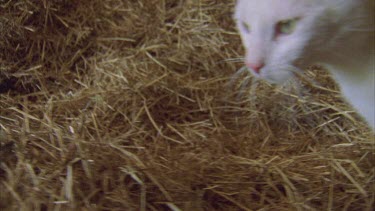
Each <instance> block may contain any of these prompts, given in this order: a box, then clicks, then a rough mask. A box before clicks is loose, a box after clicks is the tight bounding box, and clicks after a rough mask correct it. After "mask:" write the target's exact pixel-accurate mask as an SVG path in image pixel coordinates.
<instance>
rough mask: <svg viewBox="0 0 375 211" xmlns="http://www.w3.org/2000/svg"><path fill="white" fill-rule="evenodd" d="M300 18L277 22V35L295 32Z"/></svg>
mask: <svg viewBox="0 0 375 211" xmlns="http://www.w3.org/2000/svg"><path fill="white" fill-rule="evenodd" d="M299 19H300V18H293V19H289V20H283V21H279V22H278V23H277V24H276V36H277V35H280V34H284V35H288V34H291V33H293V32H294V30H295V28H296V25H297V22H298V20H299Z"/></svg>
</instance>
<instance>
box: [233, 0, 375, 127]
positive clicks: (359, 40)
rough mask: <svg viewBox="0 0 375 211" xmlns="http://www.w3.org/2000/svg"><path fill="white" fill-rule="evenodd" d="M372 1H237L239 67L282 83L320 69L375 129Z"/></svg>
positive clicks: (374, 57)
mask: <svg viewBox="0 0 375 211" xmlns="http://www.w3.org/2000/svg"><path fill="white" fill-rule="evenodd" d="M374 2H375V1H374V0H238V1H237V5H236V10H235V19H236V22H237V27H238V29H239V32H240V34H241V38H242V42H243V44H244V46H245V49H246V56H245V63H246V66H247V67H248V69H250V70H251V72H252V73H253V74H254V75H255V76H256V77H259V78H263V79H266V80H268V81H270V82H273V83H282V82H284V81H285V80H287V79H288V78H289V77H291V76H293V73H294V72H296V71H300V70H302V69H304V68H306V67H308V66H310V65H313V64H320V65H322V66H324V67H326V68H327V69H328V70H329V71H330V72H331V73H332V75H333V77H334V79H335V80H336V82H337V83H338V84H339V85H340V87H341V91H342V93H343V95H344V96H345V97H346V99H347V100H348V101H349V102H350V103H351V104H352V105H353V107H354V108H356V109H357V111H358V112H359V113H360V114H361V115H362V116H363V117H364V118H365V119H366V120H367V122H368V123H369V124H370V125H371V126H372V128H373V129H374V128H375V112H374V109H375V108H374V106H375V93H374V89H375V87H374V84H375V73H374V71H375V70H374V59H375V53H374V40H375V37H374V21H375V17H374V12H375V6H374V5H375V3H374Z"/></svg>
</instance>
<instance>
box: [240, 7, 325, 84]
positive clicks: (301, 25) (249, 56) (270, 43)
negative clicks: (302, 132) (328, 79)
mask: <svg viewBox="0 0 375 211" xmlns="http://www.w3.org/2000/svg"><path fill="white" fill-rule="evenodd" d="M319 1H320V0H314V1H312V0H262V1H259V0H238V1H237V5H236V12H235V15H234V18H235V20H236V22H237V27H238V30H239V32H240V35H241V38H242V42H243V45H244V47H245V50H246V56H245V63H246V66H247V67H248V69H250V70H251V71H252V72H253V74H254V75H255V76H257V77H259V78H263V79H266V80H268V81H270V82H273V83H282V82H284V81H286V80H287V79H288V78H290V77H291V76H292V75H293V72H295V71H298V70H299V68H298V67H297V66H296V63H297V62H298V60H299V59H300V58H301V57H303V56H304V55H303V54H304V51H305V47H306V45H307V44H308V43H309V41H310V38H311V37H312V35H313V33H315V32H314V30H315V28H314V26H315V25H316V19H317V17H319V15H320V14H321V13H322V12H323V11H324V8H322V7H321V6H319V5H320V4H319Z"/></svg>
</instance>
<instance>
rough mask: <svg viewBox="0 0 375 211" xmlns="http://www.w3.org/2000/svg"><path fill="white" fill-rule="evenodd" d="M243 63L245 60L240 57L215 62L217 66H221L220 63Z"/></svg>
mask: <svg viewBox="0 0 375 211" xmlns="http://www.w3.org/2000/svg"><path fill="white" fill-rule="evenodd" d="M244 61H245V58H243V57H241V58H228V59H224V60H221V61H219V62H217V64H221V63H225V62H233V63H242V62H244Z"/></svg>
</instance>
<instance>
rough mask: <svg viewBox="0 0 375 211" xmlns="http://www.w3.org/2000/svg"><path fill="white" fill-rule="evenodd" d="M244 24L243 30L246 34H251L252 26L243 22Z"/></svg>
mask: <svg viewBox="0 0 375 211" xmlns="http://www.w3.org/2000/svg"><path fill="white" fill-rule="evenodd" d="M241 24H242V28H243V29H244V30H245V31H246V33H250V30H251V28H250V25H249V24H248V23H245V22H241Z"/></svg>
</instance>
